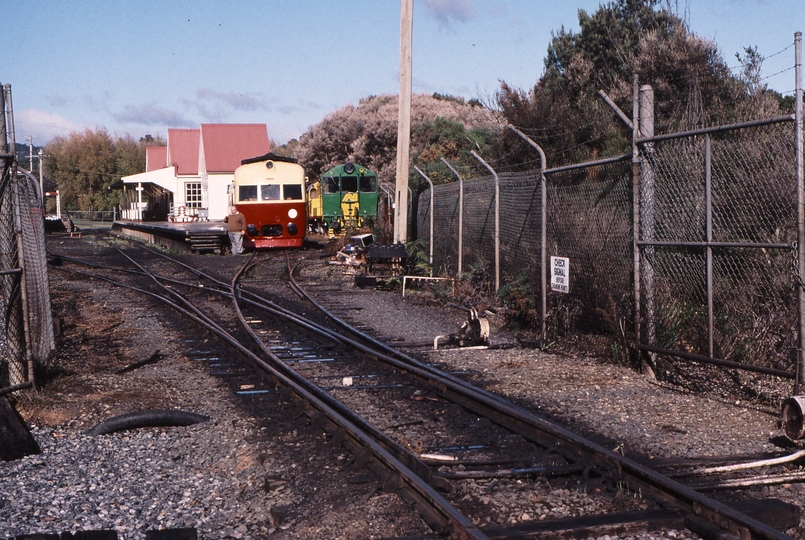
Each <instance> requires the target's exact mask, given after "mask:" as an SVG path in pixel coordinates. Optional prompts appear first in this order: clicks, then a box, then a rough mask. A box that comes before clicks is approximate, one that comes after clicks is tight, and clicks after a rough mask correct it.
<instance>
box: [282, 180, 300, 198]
mask: <svg viewBox="0 0 805 540" xmlns="http://www.w3.org/2000/svg"><path fill="white" fill-rule="evenodd" d="M282 193H283V195H285V197H283V198H284V199H285V200H286V201H288V200H291V201H301V200H302V186H301V185H300V184H286V185H284V186H282Z"/></svg>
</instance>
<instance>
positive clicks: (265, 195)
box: [260, 184, 280, 201]
mask: <svg viewBox="0 0 805 540" xmlns="http://www.w3.org/2000/svg"><path fill="white" fill-rule="evenodd" d="M260 200H261V201H278V200H280V187H279V185H277V184H273V185H268V186H260Z"/></svg>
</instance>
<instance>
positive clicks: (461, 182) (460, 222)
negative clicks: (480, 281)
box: [441, 158, 464, 277]
mask: <svg viewBox="0 0 805 540" xmlns="http://www.w3.org/2000/svg"><path fill="white" fill-rule="evenodd" d="M441 160H442V163H444V164H445V165H447V168H448V169H450V170H451V171H453V174H455V175H456V177H457V178H458V276H459V277H461V274H463V273H464V266H463V264H464V179H463V178H461V175H460V174H458V172H457V171H456V170H455V169H454V168H453V166H452V165H450V163H448V162H447V160H446V159H444V158H441Z"/></svg>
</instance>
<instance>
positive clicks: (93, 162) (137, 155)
mask: <svg viewBox="0 0 805 540" xmlns="http://www.w3.org/2000/svg"><path fill="white" fill-rule="evenodd" d="M151 144H153V145H164V144H165V142H164V141H163V140H162V139H161V138H157V139H154V138H153V137H151V136H150V135H149V136H146V137H143V138H141V139H140V140H139V141H135V140H134V139H132V138H131V137H130V136H126V137H113V136H112V135H110V134H109V133H108V132H107V131H106V130H105V129H102V128H99V129H96V130H95V131H91V130H89V129H87V130H85V131H83V132H81V133H77V132H73V133H71V134H69V135H67V136H66V137H56V138H54V139H53V140H52V141H51V142H50V143H48V145H47V146H46V147H45V153H46V154H47V155H49V156H50V159H48V160H46V161H45V170H46V174H47V175H48V176H51V177H53V178H55V179H56V184H57V186H58V189H59V192H60V195H61V200H62V207H63V209H65V210H68V211H69V210H83V211H88V210H111V209H113V208H114V207H115V206H116V205H117V204H118V203H119V202H120V193H119V192H117V191H112V190H111V189H110V186H111V185H112V184H114V183H115V182H117V181H118V180H120V178H121V177H123V176H128V175H131V174H137V173H141V172H143V171H144V170H145V148H146V146H148V145H151Z"/></svg>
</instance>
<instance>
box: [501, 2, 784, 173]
mask: <svg viewBox="0 0 805 540" xmlns="http://www.w3.org/2000/svg"><path fill="white" fill-rule="evenodd" d="M659 6H660V1H659V0H616V1H611V2H608V3H607V4H605V5H601V6H600V7H599V8H598V10H597V11H596V12H595V13H593V14H591V15H590V14H588V13H586V12H585V11H583V10H580V11H579V27H580V30H579V32H578V33H576V32H573V31H566V30H565V29H564V28H562V29H561V30H559V31H558V32H556V33H554V34H553V38H552V40H551V43H550V45H549V47H548V53H547V56H546V58H545V72H544V74H543V76H542V78H541V79H540V80H539V81H537V83H536V84H535V85H534V87H533V88H531V89H530V90H528V91H524V90H520V89H517V88H513V87H511V86H510V85H508V84H506V83H505V82H502V83H501V89H500V91H499V93H498V94H497V96H496V101H497V105H498V107H499V108H500V110H501V112H502V114H503V116H504V117H505V118H506V120H507V121H508V122H509V123H511V124H513V125H515V126H517V127H518V128H520V129H521V130H524V131H525V132H526V134H527V135H529V136H530V137H531V138H532V139H533V140H535V141H536V142H537V143H538V144H539V145H540V146H541V147H542V148H543V150H544V151H545V153H546V156H547V159H548V164H549V166H557V165H562V164H565V163H574V162H575V163H577V162H581V161H588V160H592V159H598V158H599V157H606V156H612V155H617V154H621V153H626V152H629V151H630V143H631V141H630V138H631V133H630V130H629V129H628V128H627V127H626V126H625V125H623V124H622V123H620V122H619V121H618V120H617V119H616V118H615V116H614V113H613V112H612V110H611V109H610V108H609V107H608V106H607V105H606V104H605V103H604V101H603V100H602V99H601V98H600V97H599V96H598V91H599V90H603V91H605V92H606V93H607V94H608V95H609V97H611V98H612V99H613V100H614V101H615V102H616V103H617V104H618V105H619V106H620V108H621V110H623V111H626V113H627V114H629V113H630V111H631V109H632V103H631V101H632V79H633V75H637V76H638V80H639V81H640V83H641V84H651V85H652V87H653V89H654V96H655V119H656V122H655V123H656V127H655V132H662V131H671V130H679V129H693V128H696V127H702V126H703V125H713V124H717V123H728V122H735V121H739V120H743V119H747V118H753V119H754V118H759V117H769V116H773V115H776V114H779V108H780V105H781V104H782V105H785V104H786V103H785V102H783V101H782V99H777V98H776V96H775V94H774V93H773V92H770V91H768V90H766V88H765V86H764V85H762V84H761V80H762V78H761V77H760V66H761V65H762V61H763V57H762V56H761V55H760V54H759V52H758V51H757V49H756V48H752V47H749V48H746V49H744V51H745V55H744V56H740V55H738V59H739V61H741V63H742V64H743V66H744V70H743V74H742V75H741V76H739V77H735V76H733V75H732V73H731V71H730V69H729V67H728V66H727V64H726V63H725V62H724V60H723V58H722V57H721V55H720V54H719V52H718V49H717V48H716V46H715V44H714V43H713V42H712V41H709V40H705V39H701V38H699V37H697V36H695V35H693V34H691V33H689V32H688V30H687V28H686V26H685V23H684V22H683V21H682V20H681V19H680V18H679V17H677V16H676V15H674V14H673V13H671V12H669V11H668V10H666V9H660V8H659ZM496 153H497V154H498V155H501V156H506V158H505V159H506V160H507V163H508V164H509V165H510V166H512V167H515V168H516V167H520V168H523V169H533V168H534V167H535V163H536V161H535V157H534V151H533V149H531V148H530V147H529V146H528V145H527V144H526V143H525V142H524V141H522V140H521V139H519V138H518V137H517V136H515V135H514V134H507V135H506V136H505V137H503V138H502V139H501V141H500V145H499V146H498V147H497V149H496Z"/></svg>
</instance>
